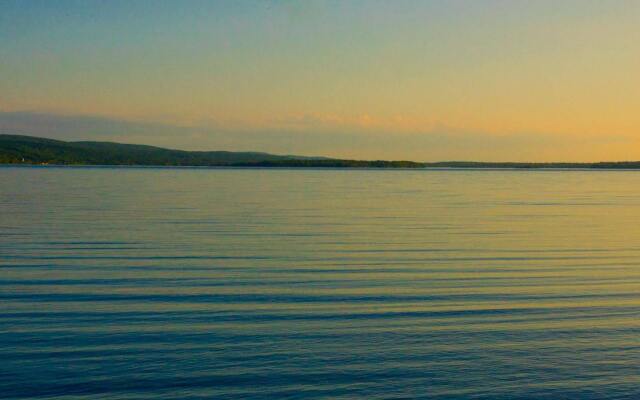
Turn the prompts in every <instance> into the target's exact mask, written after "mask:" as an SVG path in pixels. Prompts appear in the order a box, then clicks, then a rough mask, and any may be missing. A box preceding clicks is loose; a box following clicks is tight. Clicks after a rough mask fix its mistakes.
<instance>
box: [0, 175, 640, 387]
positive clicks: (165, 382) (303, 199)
mask: <svg viewBox="0 0 640 400" xmlns="http://www.w3.org/2000/svg"><path fill="white" fill-rule="evenodd" d="M639 317H640V171H592V172H589V171H392V170H381V171H380V170H378V171H376V170H260V169H253V170H234V169H228V170H206V169H134V168H131V169H129V168H115V169H112V168H0V397H4V398H45V397H46V398H56V399H95V398H101V399H124V398H127V399H163V398H166V399H169V398H171V399H174V398H180V399H198V398H216V399H231V398H255V399H258V398H272V399H284V398H292V399H298V398H300V399H307V398H332V399H356V398H358V399H359V398H364V399H382V398H486V399H507V398H508V399H512V398H549V399H561V398H567V399H569V398H571V399H578V398H579V399H597V398H638V397H640V318H639Z"/></svg>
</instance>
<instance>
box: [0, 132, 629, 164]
mask: <svg viewBox="0 0 640 400" xmlns="http://www.w3.org/2000/svg"><path fill="white" fill-rule="evenodd" d="M0 164H55V165H147V166H211V167H214V166H233V167H291V168H517V169H525V168H526V169H541V168H589V169H640V161H622V162H597V163H562V162H560V163H514V162H473V161H444V162H431V163H421V162H413V161H382V160H377V161H365V160H340V159H332V158H323V157H302V156H290V155H274V154H268V153H257V152H230V151H184V150H171V149H164V148H161V147H154V146H145V145H137V144H121V143H112V142H65V141H61V140H53V139H45V138H38V137H33V136H20V135H0Z"/></svg>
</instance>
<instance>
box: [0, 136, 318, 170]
mask: <svg viewBox="0 0 640 400" xmlns="http://www.w3.org/2000/svg"><path fill="white" fill-rule="evenodd" d="M308 159H310V158H308V157H299V156H280V155H273V154H267V153H257V152H230V151H183V150H170V149H164V148H161V147H154V146H145V145H137V144H121V143H112V142H64V141H61V140H53V139H45V138H38V137H33V136H19V135H0V163H2V164H60V165H176V166H177V165H183V166H226V165H236V164H251V163H257V162H265V161H287V160H308Z"/></svg>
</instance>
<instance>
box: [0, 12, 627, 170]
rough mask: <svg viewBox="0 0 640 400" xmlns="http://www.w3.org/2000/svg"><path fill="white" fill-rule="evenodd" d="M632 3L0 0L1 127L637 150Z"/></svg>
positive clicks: (367, 152) (451, 155)
mask: <svg viewBox="0 0 640 400" xmlns="http://www.w3.org/2000/svg"><path fill="white" fill-rule="evenodd" d="M638 71H640V0H599V1H595V0H536V1H529V0H440V1H430V0H388V1H377V0H362V1H356V0H342V1H328V0H327V1H315V0H304V1H293V0H272V1H267V0H264V1H248V0H247V1H245V0H230V1H212V0H210V1H199V0H185V1H178V0H175V1H166V0H150V1H142V0H138V1H136V0H129V1H120V0H108V1H107V0H104V1H92V0H78V1H70V0H57V1H49V0H41V1H35V0H33V1H32V0H0V133H11V134H25V135H36V136H45V137H51V138H57V139H63V140H108V141H119V142H126V143H143V144H152V145H159V146H165V147H171V148H179V149H189V150H238V151H245V150H254V151H268V152H272V153H285V154H301V155H324V156H332V157H344V158H356V159H408V160H416V161H443V160H479V161H598V160H640V73H638Z"/></svg>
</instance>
